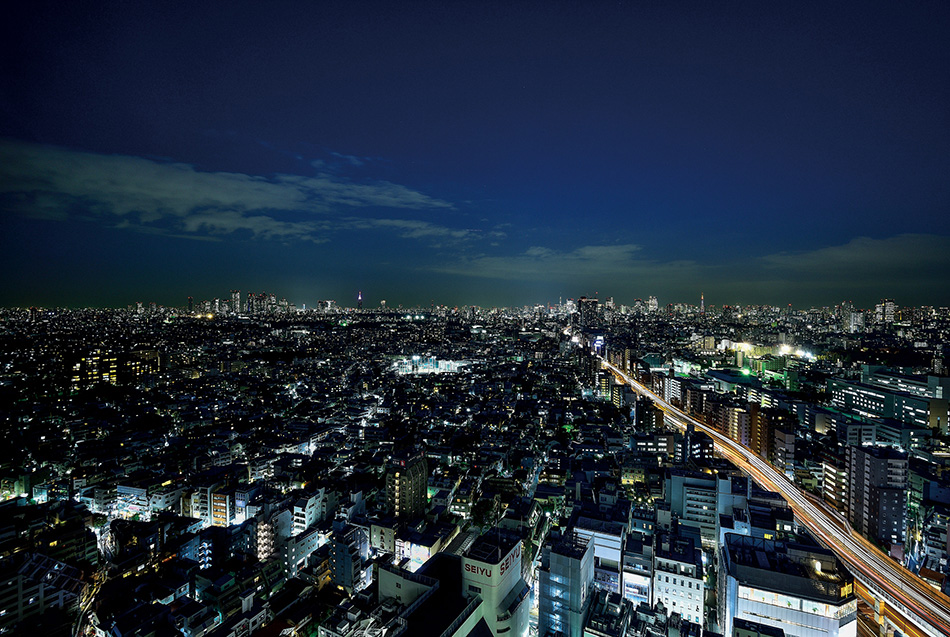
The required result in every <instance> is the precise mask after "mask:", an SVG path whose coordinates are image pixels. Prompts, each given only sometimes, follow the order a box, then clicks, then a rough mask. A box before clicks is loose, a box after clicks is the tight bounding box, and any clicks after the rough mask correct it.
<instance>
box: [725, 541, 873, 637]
mask: <svg viewBox="0 0 950 637" xmlns="http://www.w3.org/2000/svg"><path fill="white" fill-rule="evenodd" d="M718 602H719V621H720V626H721V628H722V632H723V634H724V635H732V634H733V629H734V627H735V626H736V620H737V619H744V620H748V621H750V622H756V623H759V624H764V625H766V626H772V627H774V628H780V629H782V630H783V631H784V632H785V634H786V635H787V636H788V637H854V636H855V635H856V634H857V608H858V607H857V599H856V598H855V596H854V578H853V577H852V575H851V573H849V572H848V571H847V570H846V569H845V567H844V565H843V564H842V563H841V562H840V561H839V560H838V558H836V557H835V555H834V553H832V552H831V551H829V550H827V549H824V548H821V547H818V546H803V545H800V544H793V543H787V542H779V541H772V540H762V539H757V538H752V537H748V536H743V535H735V534H727V535H726V536H725V544H724V545H723V546H722V547H721V549H720V569H719V600H718Z"/></svg>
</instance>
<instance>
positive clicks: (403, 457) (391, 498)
mask: <svg viewBox="0 0 950 637" xmlns="http://www.w3.org/2000/svg"><path fill="white" fill-rule="evenodd" d="M428 480H429V469H428V464H427V463H426V458H425V456H424V455H423V454H422V453H421V452H420V451H401V452H396V453H394V454H393V456H392V458H391V459H390V461H389V468H388V470H387V471H386V502H387V504H388V505H389V510H390V512H391V513H392V514H393V515H394V516H396V517H397V518H407V519H412V518H418V517H421V516H422V515H424V514H425V512H426V506H427V504H428V493H427V492H428Z"/></svg>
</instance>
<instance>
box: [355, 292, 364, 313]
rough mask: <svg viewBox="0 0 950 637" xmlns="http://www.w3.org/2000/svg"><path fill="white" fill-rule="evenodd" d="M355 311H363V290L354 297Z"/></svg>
mask: <svg viewBox="0 0 950 637" xmlns="http://www.w3.org/2000/svg"><path fill="white" fill-rule="evenodd" d="M356 309H358V310H362V309H363V290H360V293H359V294H357V295H356Z"/></svg>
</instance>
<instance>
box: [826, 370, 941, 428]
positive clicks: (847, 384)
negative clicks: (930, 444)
mask: <svg viewBox="0 0 950 637" xmlns="http://www.w3.org/2000/svg"><path fill="white" fill-rule="evenodd" d="M828 393H830V394H831V404H832V405H833V406H835V407H836V408H838V409H842V410H846V411H849V412H851V413H854V414H857V415H859V416H864V417H865V418H894V419H895V420H899V421H901V422H905V423H908V424H912V425H917V426H918V427H929V428H930V429H937V430H939V431H941V432H943V433H947V409H948V407H947V405H948V403H947V399H946V398H937V397H931V396H921V395H916V394H911V393H908V392H905V391H900V390H898V389H896V388H884V387H881V386H878V385H872V384H868V383H858V382H854V381H849V380H843V379H840V378H829V379H828ZM941 393H942V392H941Z"/></svg>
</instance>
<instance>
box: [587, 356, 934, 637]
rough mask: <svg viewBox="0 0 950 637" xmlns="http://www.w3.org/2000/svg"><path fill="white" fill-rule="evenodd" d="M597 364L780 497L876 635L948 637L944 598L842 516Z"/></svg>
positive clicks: (746, 453) (619, 372) (624, 376)
mask: <svg viewBox="0 0 950 637" xmlns="http://www.w3.org/2000/svg"><path fill="white" fill-rule="evenodd" d="M601 363H602V365H603V366H604V367H605V368H607V369H609V370H610V371H611V372H613V374H614V375H615V376H616V377H617V378H619V379H620V380H622V381H623V382H624V383H626V384H627V385H629V386H630V387H631V388H632V389H633V390H634V391H636V392H637V393H639V394H641V395H643V396H646V397H648V398H650V399H651V400H653V402H654V403H656V405H657V407H659V408H660V409H661V410H663V412H664V414H665V416H666V420H668V421H670V422H672V423H674V424H675V425H676V426H678V427H680V428H683V429H685V428H686V426H687V425H692V426H693V427H695V428H696V429H697V430H698V431H702V432H704V433H706V434H707V435H709V436H710V437H711V438H712V439H713V441H714V443H715V445H716V450H717V451H718V452H719V453H720V455H722V456H723V457H724V458H726V459H728V460H730V461H731V462H732V463H734V464H735V465H736V466H737V467H739V468H740V469H742V470H743V471H745V472H746V473H748V474H749V475H750V476H752V478H753V479H755V480H756V481H757V482H758V483H759V484H760V485H762V486H763V487H764V488H766V489H769V490H771V491H775V492H777V493H780V494H781V495H782V497H784V498H785V500H786V501H787V502H788V503H789V506H790V507H791V508H792V510H793V512H794V513H795V516H796V518H798V520H799V521H800V522H801V524H802V525H804V526H805V527H806V528H807V529H808V530H809V531H811V532H812V533H813V534H814V535H815V536H816V537H817V538H819V539H820V540H821V541H822V542H823V543H824V544H825V545H826V546H827V547H828V548H830V549H831V550H832V551H834V552H835V554H836V555H837V556H838V557H839V559H841V560H842V562H844V563H845V564H846V565H847V566H848V568H849V569H850V570H851V573H852V574H853V575H854V579H855V583H856V585H855V594H856V595H857V596H858V597H860V598H861V599H863V600H865V601H866V602H868V604H869V605H870V606H871V607H872V608H873V609H874V619H875V621H876V622H877V623H878V626H879V632H880V635H882V636H889V635H893V634H895V631H896V632H897V633H899V634H902V635H911V636H912V637H925V636H926V637H946V636H947V635H950V598H948V597H947V596H946V595H943V594H942V593H940V592H939V591H937V590H936V589H935V588H934V587H932V586H931V585H929V584H927V583H926V582H924V581H923V580H922V579H920V578H919V577H918V576H917V575H915V574H913V573H911V572H910V571H908V570H907V569H905V568H904V567H902V566H901V565H900V564H898V563H896V562H895V561H893V560H892V559H891V558H889V557H888V556H887V555H885V554H884V553H883V552H882V551H881V550H880V549H878V548H877V547H876V546H875V545H874V544H872V543H871V542H869V541H868V540H867V539H866V538H864V537H862V536H861V535H860V534H858V533H856V532H855V531H854V530H853V529H852V528H851V525H850V524H848V521H847V520H846V519H845V518H844V516H843V515H842V514H841V513H840V512H839V511H837V510H835V509H833V508H831V507H829V506H827V505H826V504H825V503H824V502H822V501H820V500H819V499H817V498H813V497H811V496H810V494H806V493H804V492H803V491H802V490H801V489H800V488H798V487H797V486H796V485H795V484H794V483H793V482H792V481H791V480H789V479H788V477H787V476H786V475H785V474H784V473H781V472H779V471H777V470H776V469H775V468H774V467H773V466H772V465H771V464H769V463H768V462H766V461H765V460H763V459H762V458H760V457H758V456H757V455H755V454H754V453H752V452H751V451H750V450H749V449H747V448H746V447H744V446H742V445H740V444H739V443H737V442H735V441H734V440H732V439H730V438H728V437H726V436H724V435H723V434H721V433H720V432H718V431H716V430H715V429H712V428H710V427H709V426H707V425H705V424H704V423H702V422H700V421H698V420H696V419H695V418H692V417H691V416H689V415H687V414H686V413H684V412H683V411H681V410H679V409H677V408H676V407H674V406H673V405H671V404H670V403H668V402H666V401H665V400H663V398H662V397H660V396H658V395H657V394H655V393H654V392H653V391H651V390H650V389H649V388H647V387H646V386H645V385H642V384H641V383H639V382H638V381H636V380H635V379H633V378H632V377H630V376H629V375H627V374H626V373H625V372H623V371H622V370H621V369H619V368H618V367H616V366H615V365H612V364H611V363H609V362H607V361H606V360H604V359H603V358H602V359H601Z"/></svg>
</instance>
